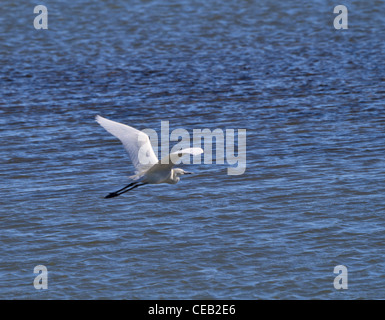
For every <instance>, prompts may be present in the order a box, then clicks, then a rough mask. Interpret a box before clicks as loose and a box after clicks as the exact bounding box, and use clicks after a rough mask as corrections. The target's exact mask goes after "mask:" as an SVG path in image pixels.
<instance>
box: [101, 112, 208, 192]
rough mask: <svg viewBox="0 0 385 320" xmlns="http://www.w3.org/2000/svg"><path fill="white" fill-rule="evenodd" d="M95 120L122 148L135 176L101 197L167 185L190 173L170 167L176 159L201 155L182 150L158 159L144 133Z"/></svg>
mask: <svg viewBox="0 0 385 320" xmlns="http://www.w3.org/2000/svg"><path fill="white" fill-rule="evenodd" d="M95 119H96V121H97V122H98V123H99V124H100V125H101V126H102V127H103V128H104V129H106V130H107V131H108V132H109V133H111V134H112V135H114V136H115V137H117V138H118V139H119V140H120V141H121V142H122V144H123V146H124V149H126V151H127V153H128V155H129V157H130V159H131V162H132V164H133V165H134V167H135V169H136V172H135V173H136V174H135V175H134V176H131V177H130V178H131V179H133V180H134V181H133V182H131V183H129V184H128V185H126V186H125V187H123V188H121V189H119V190H117V191H115V192H111V193H109V194H108V195H107V196H105V198H113V197H117V196H120V195H121V194H122V193H125V192H127V191H130V190H132V189H134V188H137V187H140V186H143V185H145V184H159V183H171V184H175V183H177V182H178V181H179V180H180V176H181V175H184V174H191V172H187V171H184V170H183V169H180V168H173V166H174V163H173V162H175V161H176V160H177V159H178V158H180V157H182V156H183V155H185V154H191V155H194V156H195V155H199V154H201V153H203V150H202V148H185V149H182V150H179V151H176V152H172V153H170V154H169V155H168V156H166V157H164V158H162V159H161V160H158V158H157V156H156V155H155V153H154V150H153V148H152V146H151V142H150V138H149V137H148V135H147V134H145V133H144V132H142V131H139V130H137V129H135V128H133V127H130V126H128V125H125V124H122V123H119V122H115V121H112V120H108V119H106V118H103V117H101V116H99V115H97V116H96V118H95Z"/></svg>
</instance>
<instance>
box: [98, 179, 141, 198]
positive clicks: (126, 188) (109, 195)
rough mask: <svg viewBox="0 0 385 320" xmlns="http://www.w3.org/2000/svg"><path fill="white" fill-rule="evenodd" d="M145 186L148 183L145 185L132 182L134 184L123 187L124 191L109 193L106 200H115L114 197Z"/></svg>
mask: <svg viewBox="0 0 385 320" xmlns="http://www.w3.org/2000/svg"><path fill="white" fill-rule="evenodd" d="M145 184H147V183H145V182H144V183H140V182H132V183H130V184H128V185H126V186H125V187H123V188H122V189H119V190H118V191H115V192H111V193H109V194H108V195H106V196H105V198H106V199H108V198H113V197H117V196H120V195H121V194H122V193H125V192H127V191H130V190H132V189H134V188H137V187H139V186H143V185H145Z"/></svg>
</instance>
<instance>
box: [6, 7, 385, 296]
mask: <svg viewBox="0 0 385 320" xmlns="http://www.w3.org/2000/svg"><path fill="white" fill-rule="evenodd" d="M37 4H40V3H36V1H24V2H23V4H18V3H16V2H15V1H11V0H3V1H2V4H1V14H0V41H1V45H0V65H1V69H0V132H1V136H0V137H1V139H0V161H1V167H0V168H1V172H0V174H1V181H2V183H1V185H0V190H1V191H0V192H1V197H0V210H1V211H0V228H1V229H0V256H1V258H0V298H1V299H384V298H385V294H384V292H385V290H384V289H385V263H384V259H383V257H384V254H385V248H384V243H385V234H384V229H385V218H384V213H385V202H384V197H383V195H384V193H385V183H384V180H385V179H384V178H385V170H384V154H385V129H384V127H385V126H384V125H385V110H384V97H385V89H384V80H385V67H384V63H383V61H384V52H385V50H384V49H385V45H384V43H385V41H384V40H385V39H384V34H385V33H384V31H385V30H384V29H385V18H384V15H383V13H384V12H385V4H384V2H383V1H372V2H370V5H369V4H368V2H365V1H344V2H343V3H341V4H344V5H345V6H346V7H347V8H348V23H349V24H348V29H346V30H336V29H334V27H333V20H334V18H335V17H336V14H334V13H333V9H334V6H335V5H337V3H334V2H333V1H328V0H325V1H320V0H319V1H305V0H293V1H267V0H262V1H226V2H223V1H199V0H196V1H193V0H191V1H189V0H180V1H168V2H165V1H160V0H153V1H139V0H137V1H123V0H114V1H112V0H111V1H109V0H108V1H85V0H84V1H82V0H77V1H70V2H68V1H62V0H53V1H49V3H41V4H45V5H46V6H47V9H48V29H47V30H35V28H34V26H33V20H34V18H35V17H36V16H37V15H36V14H34V13H33V8H34V7H35V5H37ZM338 4H340V3H338ZM96 114H100V115H102V116H105V117H107V118H110V119H112V120H116V121H119V122H123V123H125V124H129V125H132V126H134V127H137V128H139V129H145V128H152V129H155V130H156V131H157V132H159V131H160V128H161V121H169V123H170V130H173V129H176V128H184V129H186V130H188V132H193V130H194V129H204V128H210V129H211V130H214V129H216V128H219V129H221V130H225V129H235V130H237V129H246V130H247V147H246V151H247V163H246V164H247V168H246V171H245V173H244V174H242V175H236V176H230V175H228V174H227V168H228V164H226V163H224V164H216V163H213V164H204V163H201V164H191V165H184V166H183V168H184V169H186V170H188V171H193V172H194V173H195V174H194V175H193V176H187V177H183V178H182V180H181V182H179V183H178V184H176V185H158V186H144V187H141V188H138V189H135V190H133V191H132V192H128V193H126V194H124V195H122V196H120V197H117V198H113V199H104V196H105V195H106V194H107V193H109V192H111V191H115V190H117V189H119V188H121V187H122V186H124V185H125V184H127V183H128V179H127V176H129V175H131V174H133V167H132V166H131V163H130V161H129V159H128V156H127V155H126V154H125V152H124V150H123V148H122V146H121V145H120V143H119V141H118V140H117V139H115V138H114V137H113V136H111V135H110V134H109V133H107V132H106V131H105V130H104V129H103V128H101V127H100V126H99V125H98V124H97V123H96V122H95V121H94V117H95V115H96ZM37 265H44V266H46V268H47V270H48V289H41V290H37V289H35V287H34V285H33V282H34V279H35V277H36V276H37V274H34V273H33V270H34V267H35V266H37ZM337 265H344V266H346V268H347V270H348V280H347V281H348V289H340V290H338V289H335V288H334V285H333V281H334V278H335V277H336V276H337V275H336V274H334V273H333V270H334V267H335V266H337Z"/></svg>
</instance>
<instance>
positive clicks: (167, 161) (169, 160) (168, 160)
mask: <svg viewBox="0 0 385 320" xmlns="http://www.w3.org/2000/svg"><path fill="white" fill-rule="evenodd" d="M201 153H203V149H202V148H185V149H182V150H178V151H175V152H171V153H170V154H169V155H168V156H165V157H163V158H162V159H161V160H160V161H159V162H158V164H162V165H167V166H169V167H172V166H173V165H174V163H175V162H176V161H177V160H178V159H179V158H180V157H182V156H183V155H185V154H191V155H193V156H196V155H198V154H201Z"/></svg>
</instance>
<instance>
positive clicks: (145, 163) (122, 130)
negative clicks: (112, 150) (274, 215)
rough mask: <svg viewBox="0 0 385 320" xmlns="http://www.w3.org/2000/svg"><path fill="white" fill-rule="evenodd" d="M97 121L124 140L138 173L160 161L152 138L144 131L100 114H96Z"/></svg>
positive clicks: (125, 147) (123, 142)
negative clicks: (151, 140) (152, 144)
mask: <svg viewBox="0 0 385 320" xmlns="http://www.w3.org/2000/svg"><path fill="white" fill-rule="evenodd" d="M96 121H97V122H98V123H99V124H100V125H101V126H102V127H103V128H104V129H106V130H107V131H108V132H109V133H111V134H112V135H114V136H115V137H117V138H118V139H119V140H120V141H121V142H122V144H123V146H124V149H126V151H127V153H128V155H129V156H130V159H131V162H132V164H133V165H134V167H135V169H136V173H137V174H138V173H142V172H145V171H147V170H148V169H149V168H151V167H152V166H153V165H154V164H156V163H157V162H158V158H157V156H156V155H155V153H154V150H153V149H152V146H151V142H150V139H149V137H148V135H147V134H145V133H144V132H142V131H139V130H137V129H135V128H133V127H130V126H127V125H125V124H122V123H119V122H116V121H112V120H108V119H106V118H103V117H101V116H99V115H97V116H96Z"/></svg>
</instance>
